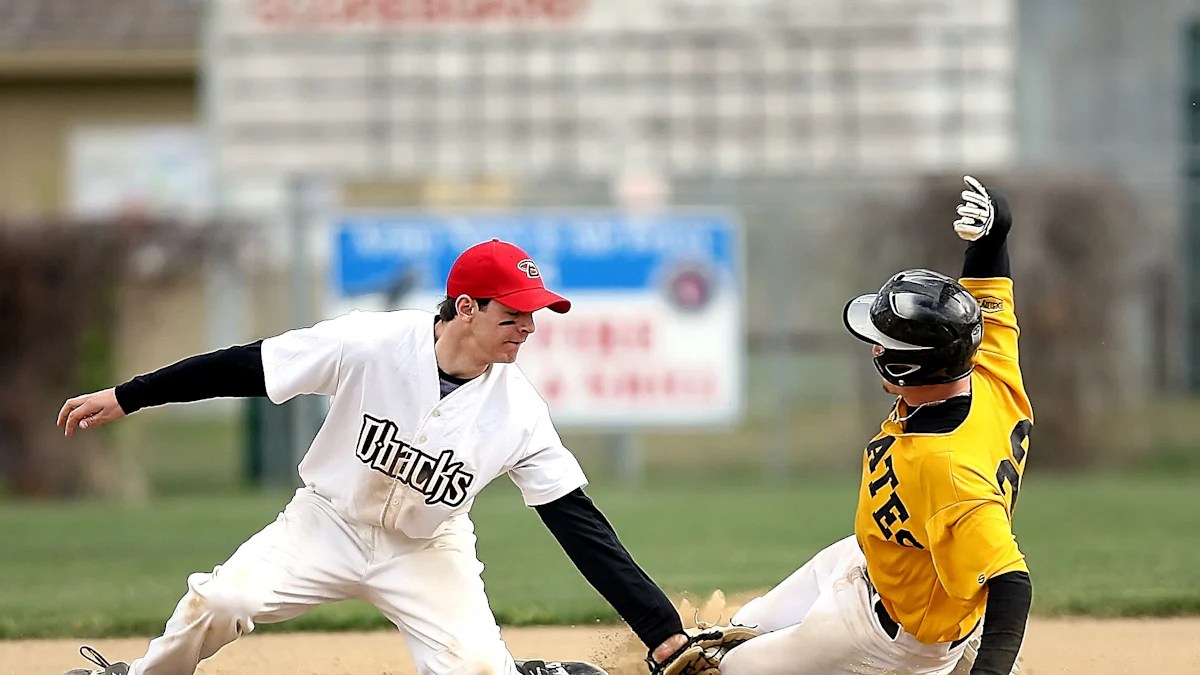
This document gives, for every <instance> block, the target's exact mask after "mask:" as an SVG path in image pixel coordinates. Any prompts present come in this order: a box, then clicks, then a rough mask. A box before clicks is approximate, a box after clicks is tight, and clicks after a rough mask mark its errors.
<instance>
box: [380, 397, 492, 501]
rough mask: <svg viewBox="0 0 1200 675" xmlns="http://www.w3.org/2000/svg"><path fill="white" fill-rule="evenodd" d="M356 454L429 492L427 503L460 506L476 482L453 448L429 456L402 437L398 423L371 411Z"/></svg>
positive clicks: (392, 475) (414, 486) (410, 485)
mask: <svg viewBox="0 0 1200 675" xmlns="http://www.w3.org/2000/svg"><path fill="white" fill-rule="evenodd" d="M356 454H357V455H358V459H359V461H361V462H362V463H363V464H366V465H367V466H368V467H370V468H371V469H372V470H374V471H378V472H380V473H382V474H384V475H386V476H390V477H391V478H395V479H396V480H398V481H400V482H401V483H403V484H404V485H407V486H408V487H411V488H412V489H414V490H416V491H417V492H420V493H421V494H422V495H425V503H426V504H437V503H442V504H445V505H447V506H459V505H461V504H462V503H463V502H464V501H465V500H466V498H467V488H468V487H470V486H471V483H473V482H475V476H473V475H471V474H470V473H468V472H466V471H463V468H462V467H463V463H462V462H455V461H454V451H453V450H443V451H442V452H441V454H439V455H437V456H436V457H435V456H433V455H427V454H425V453H424V452H421V450H420V449H418V448H415V447H413V446H411V445H409V444H407V443H405V442H404V441H402V440H400V434H399V427H397V426H396V423H395V422H393V421H391V420H387V419H380V418H377V417H372V416H370V415H367V414H364V415H363V423H362V429H361V430H360V431H359V432H358V449H357V451H356Z"/></svg>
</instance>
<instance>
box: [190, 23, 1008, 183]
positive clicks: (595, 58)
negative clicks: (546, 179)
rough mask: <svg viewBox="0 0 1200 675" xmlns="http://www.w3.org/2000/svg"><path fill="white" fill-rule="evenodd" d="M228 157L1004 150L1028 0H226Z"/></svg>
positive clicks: (213, 85)
mask: <svg viewBox="0 0 1200 675" xmlns="http://www.w3.org/2000/svg"><path fill="white" fill-rule="evenodd" d="M208 7H209V13H208V23H207V31H206V35H207V38H206V42H205V69H204V72H205V78H206V79H205V83H206V87H205V89H206V101H207V104H208V117H209V119H208V122H209V129H210V132H211V136H210V138H211V140H212V141H213V143H214V148H215V150H216V161H217V165H218V168H219V169H220V170H222V171H236V172H250V173H254V172H260V173H279V172H291V171H308V172H316V173H324V174H327V175H337V176H342V177H347V176H378V175H390V176H396V177H420V176H427V175H439V176H450V177H461V176H467V175H488V176H504V177H508V178H516V177H530V176H546V175H569V176H581V177H592V178H602V179H607V178H609V177H611V176H612V175H614V174H615V173H616V172H618V171H619V170H621V169H623V168H624V167H625V166H626V165H648V166H654V167H657V168H658V169H659V170H661V171H662V172H664V173H665V174H667V175H670V176H676V177H689V176H694V177H709V176H712V175H714V174H715V175H720V176H749V177H757V176H764V175H772V174H775V175H788V176H794V175H797V174H822V173H829V172H840V171H853V170H860V169H864V168H870V169H879V168H884V169H898V170H912V169H917V170H939V169H945V168H948V167H952V166H961V165H963V164H965V163H967V162H968V160H969V164H970V166H971V167H972V169H973V170H975V171H982V170H985V169H994V168H999V167H1001V166H1002V165H1004V164H1005V163H1007V162H1010V161H1011V160H1012V158H1013V156H1014V153H1015V146H1016V143H1015V131H1014V130H1015V123H1014V108H1015V103H1014V102H1015V72H1016V70H1015V69H1016V45H1017V31H1016V21H1015V17H1016V0H988V1H987V2H954V1H952V0H720V1H717V0H211V2H210V3H209V5H208Z"/></svg>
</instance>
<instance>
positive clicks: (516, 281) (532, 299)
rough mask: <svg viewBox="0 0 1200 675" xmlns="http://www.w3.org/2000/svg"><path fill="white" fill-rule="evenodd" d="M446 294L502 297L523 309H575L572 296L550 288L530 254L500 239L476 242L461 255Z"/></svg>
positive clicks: (504, 301) (448, 283)
mask: <svg viewBox="0 0 1200 675" xmlns="http://www.w3.org/2000/svg"><path fill="white" fill-rule="evenodd" d="M446 295H449V296H450V297H452V298H457V297H458V296H460V295H469V296H471V297H472V298H476V299H483V298H489V299H492V300H499V301H500V302H502V303H504V304H506V305H508V306H509V307H512V308H513V309H515V310H517V311H519V312H534V311H537V310H539V309H543V308H545V307H549V308H550V310H551V311H554V312H558V313H559V314H566V312H567V310H569V309H571V301H570V300H567V299H566V298H564V297H562V296H561V295H558V294H557V293H551V292H550V291H548V290H546V285H545V284H543V283H542V273H541V272H540V271H538V268H537V265H536V264H534V262H533V259H532V258H530V257H529V254H527V253H525V251H522V250H521V249H520V248H518V247H516V246H513V245H512V244H510V243H508V242H506V241H500V240H499V239H493V240H491V241H485V242H483V243H482V244H476V245H474V246H472V247H471V248H469V249H467V250H465V251H463V252H462V254H461V255H459V256H458V260H455V261H454V265H452V266H451V267H450V276H449V278H448V279H446Z"/></svg>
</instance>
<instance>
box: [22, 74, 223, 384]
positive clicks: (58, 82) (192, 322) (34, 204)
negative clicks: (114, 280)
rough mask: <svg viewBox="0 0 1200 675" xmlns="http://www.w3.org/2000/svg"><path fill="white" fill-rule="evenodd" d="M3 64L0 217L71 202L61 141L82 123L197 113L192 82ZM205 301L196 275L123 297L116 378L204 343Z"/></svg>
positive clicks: (158, 120)
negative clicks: (16, 73) (43, 72)
mask: <svg viewBox="0 0 1200 675" xmlns="http://www.w3.org/2000/svg"><path fill="white" fill-rule="evenodd" d="M3 75H4V73H3V69H2V68H0V215H5V216H17V217H29V216H42V215H51V214H55V213H61V212H63V211H65V210H66V208H67V206H68V203H69V189H70V186H69V183H68V174H67V158H68V157H67V153H68V147H67V144H68V139H69V138H70V134H71V131H72V129H73V128H74V127H75V126H77V125H82V124H139V123H146V124H162V123H167V124H172V123H191V122H195V121H196V120H197V119H198V115H199V112H198V105H197V87H196V83H195V78H194V77H191V76H188V75H186V74H172V75H169V76H168V75H160V76H153V77H141V78H135V77H120V76H116V77H114V76H105V77H95V76H93V77H87V78H84V77H72V76H70V75H64V74H62V73H55V74H52V75H50V76H48V77H45V78H39V77H36V76H30V75H28V74H25V75H23V76H22V77H19V78H5V77H4V76H3ZM206 302H207V298H206V295H205V291H204V282H203V279H202V278H201V277H200V276H199V275H196V276H193V277H190V278H188V279H186V280H181V281H180V283H178V284H173V285H171V286H170V287H167V288H161V287H159V288H149V287H145V286H140V285H139V286H134V287H130V288H127V289H126V290H125V292H124V294H123V297H122V303H121V316H120V317H119V321H118V328H117V343H118V344H117V353H116V364H115V365H116V368H117V376H118V377H119V378H125V377H129V376H131V375H133V374H136V373H139V372H145V371H147V370H152V369H154V368H156V367H158V366H161V365H164V364H166V363H169V362H171V361H174V360H177V359H179V358H182V357H185V356H188V355H189V354H192V353H195V352H197V351H203V350H204V349H205V348H206V346H207V345H206V344H205V336H206V334H207V333H206V323H205V321H206V318H207V309H206V304H205V303H206Z"/></svg>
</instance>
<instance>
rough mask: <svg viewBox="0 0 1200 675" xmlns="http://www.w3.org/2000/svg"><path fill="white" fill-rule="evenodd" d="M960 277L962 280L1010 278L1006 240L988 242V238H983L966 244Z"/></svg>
mask: <svg viewBox="0 0 1200 675" xmlns="http://www.w3.org/2000/svg"><path fill="white" fill-rule="evenodd" d="M990 236H991V235H989V237H990ZM962 276H963V278H964V279H996V278H1000V277H1006V278H1011V277H1012V268H1011V265H1010V264H1009V261H1008V240H1007V239H1000V240H998V241H996V240H992V241H989V239H988V237H983V238H982V239H979V240H978V241H973V242H971V243H970V244H968V245H967V252H966V254H965V255H964V256H963V269H962Z"/></svg>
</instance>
